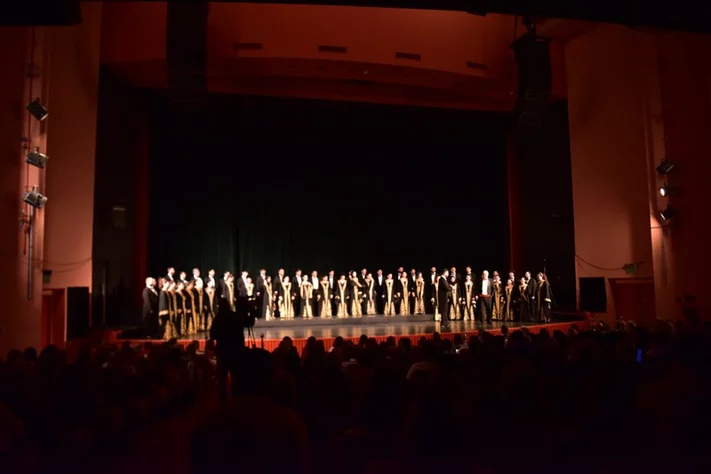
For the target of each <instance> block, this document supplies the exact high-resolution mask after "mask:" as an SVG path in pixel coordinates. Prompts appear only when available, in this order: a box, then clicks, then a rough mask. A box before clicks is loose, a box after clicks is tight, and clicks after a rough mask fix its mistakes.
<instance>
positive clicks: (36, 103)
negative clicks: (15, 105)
mask: <svg viewBox="0 0 711 474" xmlns="http://www.w3.org/2000/svg"><path fill="white" fill-rule="evenodd" d="M27 110H28V111H29V112H30V114H32V116H33V117H34V118H36V119H37V120H39V121H40V122H41V121H42V120H44V119H46V118H47V116H48V115H49V112H48V111H47V107H45V106H44V105H42V103H41V102H40V100H39V99H35V100H33V101H32V102H30V103H29V104H27Z"/></svg>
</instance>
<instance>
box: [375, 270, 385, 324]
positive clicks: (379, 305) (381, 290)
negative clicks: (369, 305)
mask: <svg viewBox="0 0 711 474" xmlns="http://www.w3.org/2000/svg"><path fill="white" fill-rule="evenodd" d="M373 285H374V289H375V311H376V312H377V313H378V314H383V307H384V306H385V299H384V298H383V295H384V294H385V277H384V276H382V275H380V276H378V275H375V282H374V283H373Z"/></svg>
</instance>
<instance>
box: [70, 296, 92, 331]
mask: <svg viewBox="0 0 711 474" xmlns="http://www.w3.org/2000/svg"><path fill="white" fill-rule="evenodd" d="M90 311H91V308H90V303H89V287H86V286H75V287H69V288H67V341H71V340H72V339H81V338H84V337H87V336H88V335H89V328H90V325H91V318H90V314H91V313H90Z"/></svg>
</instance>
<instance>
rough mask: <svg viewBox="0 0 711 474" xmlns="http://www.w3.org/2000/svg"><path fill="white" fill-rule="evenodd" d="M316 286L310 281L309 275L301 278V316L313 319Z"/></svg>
mask: <svg viewBox="0 0 711 474" xmlns="http://www.w3.org/2000/svg"><path fill="white" fill-rule="evenodd" d="M313 300H314V286H313V285H312V284H311V282H310V281H309V277H307V276H304V278H303V280H301V317H302V318H304V319H313V317H314V310H313Z"/></svg>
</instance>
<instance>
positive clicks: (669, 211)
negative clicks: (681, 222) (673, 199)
mask: <svg viewBox="0 0 711 474" xmlns="http://www.w3.org/2000/svg"><path fill="white" fill-rule="evenodd" d="M675 215H676V209H674V208H672V207H671V206H667V208H666V209H664V210H663V211H662V212H660V213H659V216H660V217H661V218H662V220H663V221H670V220H671V219H672V217H674V216H675Z"/></svg>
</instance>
